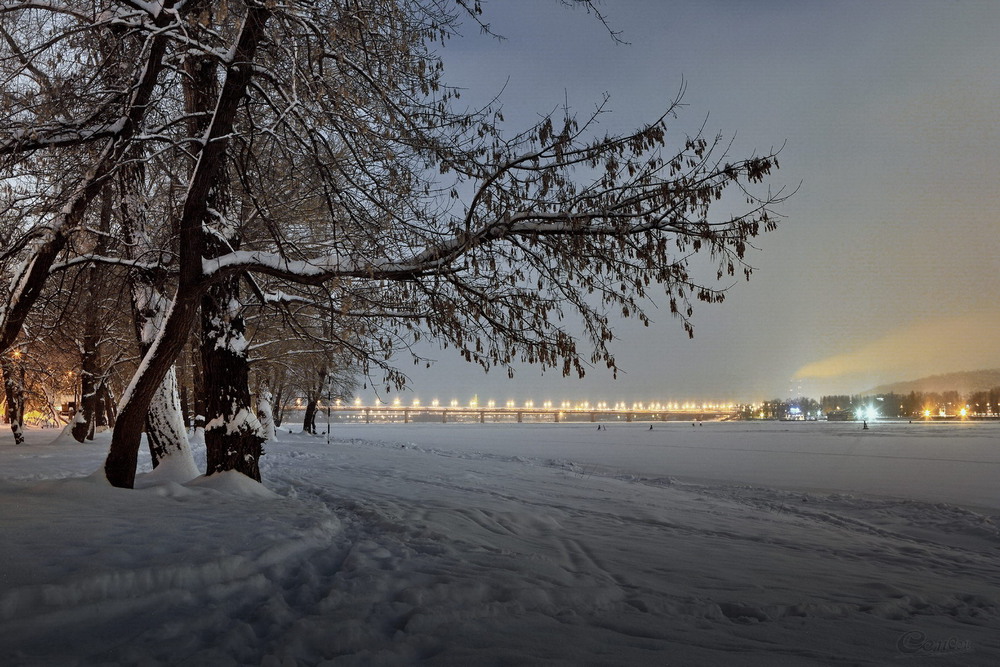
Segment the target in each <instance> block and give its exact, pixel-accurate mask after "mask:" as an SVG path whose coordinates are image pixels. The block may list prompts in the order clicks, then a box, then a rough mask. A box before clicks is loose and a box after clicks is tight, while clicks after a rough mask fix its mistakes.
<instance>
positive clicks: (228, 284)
mask: <svg viewBox="0 0 1000 667" xmlns="http://www.w3.org/2000/svg"><path fill="white" fill-rule="evenodd" d="M238 286H239V279H238V278H235V279H234V278H230V279H227V280H224V281H221V282H219V283H217V284H215V285H212V287H210V288H209V290H208V292H207V293H206V295H205V297H204V298H203V299H202V304H201V313H202V321H201V327H202V347H201V360H202V369H203V372H204V382H205V408H206V410H207V412H206V415H205V417H206V418H207V420H208V421H207V423H206V424H205V455H206V460H207V470H206V474H208V475H211V474H214V473H217V472H225V471H227V470H236V471H239V472H241V473H243V474H244V475H246V476H247V477H249V478H251V479H254V480H257V481H258V482H259V481H260V463H259V461H260V457H261V456H262V455H263V453H264V450H263V443H264V437H263V435H262V434H261V429H260V422H259V421H258V420H257V417H256V416H255V415H254V411H253V408H252V407H251V405H250V364H249V362H248V360H247V356H246V339H245V338H244V337H243V334H244V332H245V329H246V325H245V323H244V321H243V316H242V315H241V314H240V313H239V306H238V304H239V292H238Z"/></svg>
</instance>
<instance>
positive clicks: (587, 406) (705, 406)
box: [336, 398, 736, 412]
mask: <svg viewBox="0 0 1000 667" xmlns="http://www.w3.org/2000/svg"><path fill="white" fill-rule="evenodd" d="M336 404H337V407H341V405H342V403H341V401H336ZM354 407H356V408H364V407H374V408H375V409H378V408H389V407H392V408H398V409H402V408H424V407H431V408H438V409H441V408H456V409H471V410H477V409H483V408H486V409H496V408H508V409H518V408H521V409H525V410H537V409H544V410H555V409H559V410H619V411H626V410H645V411H654V412H655V411H658V410H734V409H736V406H735V404H732V403H701V404H698V403H690V402H688V403H678V402H672V403H670V402H668V403H655V402H654V403H642V402H635V403H632V404H631V405H630V404H628V403H626V402H625V401H619V402H618V403H614V404H612V403H608V402H606V401H598V402H596V403H591V402H590V401H582V402H580V403H573V402H572V401H561V402H559V403H558V404H557V403H556V402H555V401H542V402H540V403H536V402H535V401H533V400H528V401H524V402H523V403H522V404H520V405H518V404H517V402H516V401H513V400H508V401H506V403H504V404H503V405H501V404H499V403H498V402H497V401H493V400H490V401H486V403H480V402H479V401H476V400H473V401H470V402H469V403H468V404H467V405H462V404H461V403H460V402H459V401H458V400H456V399H452V400H451V401H450V402H449V403H448V404H447V405H445V404H443V403H442V402H441V401H439V400H438V399H436V398H435V399H434V400H432V401H431V402H430V404H429V406H426V405H423V404H422V403H421V402H420V399H417V398H415V399H413V401H412V402H411V403H410V404H409V405H404V404H403V401H402V399H400V398H396V399H395V400H394V401H393V402H392V404H391V405H390V404H386V403H382V404H379V405H376V406H365V405H363V403H362V400H361V399H360V398H358V399H355V401H354Z"/></svg>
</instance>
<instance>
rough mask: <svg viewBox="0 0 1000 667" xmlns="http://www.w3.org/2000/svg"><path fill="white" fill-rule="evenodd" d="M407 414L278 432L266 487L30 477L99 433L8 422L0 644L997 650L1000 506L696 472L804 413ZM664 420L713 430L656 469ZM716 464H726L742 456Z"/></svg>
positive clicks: (655, 656)
mask: <svg viewBox="0 0 1000 667" xmlns="http://www.w3.org/2000/svg"><path fill="white" fill-rule="evenodd" d="M421 426H422V425H411V427H410V428H406V429H404V428H400V427H396V426H378V427H376V426H374V425H371V426H357V427H353V426H352V427H341V428H338V429H337V432H336V435H337V436H338V438H342V439H337V440H334V441H333V442H332V443H331V444H329V445H328V444H327V443H326V440H325V438H309V437H304V436H298V435H294V436H293V435H290V434H283V435H282V442H280V443H277V444H274V445H271V446H269V448H268V456H267V457H266V458H265V459H264V461H265V462H266V467H265V468H264V474H265V476H266V479H267V486H268V487H269V488H270V489H271V490H272V491H273V492H274V495H273V496H272V497H266V496H264V495H261V494H258V496H248V495H247V494H246V493H245V490H244V485H241V484H238V483H236V484H230V485H229V487H230V488H228V489H226V488H225V486H226V485H222V484H219V483H218V482H216V483H215V484H213V485H209V486H204V485H203V486H197V487H191V486H179V485H175V484H166V485H156V486H152V487H150V488H146V489H143V490H139V491H121V490H115V489H111V488H109V487H107V486H105V485H104V484H103V483H101V482H98V481H95V480H92V479H75V480H69V481H37V480H39V479H44V478H46V477H57V478H59V477H67V476H70V475H74V474H77V475H80V474H85V473H87V472H89V471H91V470H93V469H95V468H96V467H98V465H99V463H100V460H101V457H102V456H103V447H102V446H100V445H85V446H78V445H63V444H56V445H45V444H41V443H43V442H44V441H45V440H46V437H45V436H46V435H49V437H50V435H51V434H40V433H39V432H35V433H33V434H32V443H33V444H30V445H29V446H27V447H22V448H15V447H13V445H11V443H10V441H9V439H8V438H6V437H5V438H0V503H2V504H3V508H4V509H3V514H2V517H0V529H2V535H3V541H2V546H0V556H2V559H3V560H2V562H3V564H4V566H3V570H2V578H0V619H2V622H3V627H4V632H3V633H2V637H0V655H3V656H11V661H8V662H5V664H18V665H50V664H51V665H72V664H80V665H90V664H143V665H168V664H169V665H178V664H180V665H258V664H259V665H318V664H330V665H340V664H344V665H350V664H357V665H367V664H412V663H414V662H418V661H422V662H426V663H427V664H453V665H467V664H477V665H478V664H542V663H544V664H566V665H576V664H633V665H634V664H676V665H715V664H719V665H722V664H725V665H776V664H782V665H825V664H867V665H882V664H887V663H892V664H896V663H898V662H900V661H903V662H902V664H908V663H911V662H912V663H913V664H934V665H948V664H954V665H977V664H978V665H992V664H997V662H998V661H1000V632H998V630H1000V561H998V556H1000V536H998V531H997V525H996V524H995V523H994V522H995V521H996V520H997V517H996V516H991V515H996V514H1000V512H997V511H988V510H982V509H975V510H972V509H967V508H964V507H961V506H959V505H957V504H954V503H951V502H949V503H945V502H943V501H941V500H940V499H939V500H934V502H924V501H920V500H912V499H907V498H908V497H909V498H912V497H914V496H916V495H918V494H913V493H910V494H907V493H896V492H891V493H883V495H884V496H899V497H896V498H887V497H873V496H862V495H858V494H856V493H855V494H854V495H846V494H836V493H834V494H830V493H821V492H815V491H813V492H804V491H801V490H795V491H790V490H787V489H786V490H782V489H778V488H768V487H765V486H762V485H761V481H760V480H758V479H754V478H753V477H752V476H751V477H750V478H749V479H750V481H752V482H753V485H749V484H738V483H736V484H734V483H723V482H720V481H717V480H716V481H709V480H710V479H712V475H705V474H697V471H698V469H699V465H700V466H701V468H700V469H702V470H710V469H712V461H713V458H712V457H714V456H716V455H715V454H713V453H712V452H715V451H717V450H723V449H727V448H728V449H730V450H732V449H734V448H735V449H739V448H744V449H745V448H747V447H752V448H755V449H764V447H763V446H762V443H766V442H770V446H769V447H768V449H771V450H774V451H777V452H788V451H792V450H795V448H796V447H801V446H802V442H803V438H804V436H803V433H805V431H800V432H791V431H782V430H780V429H774V428H772V429H770V430H768V429H762V430H760V431H759V432H757V433H747V432H744V431H741V430H739V429H737V428H735V427H730V428H718V427H720V426H721V425H706V426H705V427H704V428H703V429H700V430H699V429H696V428H692V427H690V426H687V425H685V426H686V428H688V429H690V430H691V431H692V434H691V436H687V435H683V436H682V432H683V433H687V432H686V431H682V430H681V428H680V425H674V426H673V427H672V428H673V429H674V430H673V431H668V430H665V427H662V426H661V425H657V426H656V430H654V431H653V432H652V433H650V432H647V431H646V430H645V429H646V428H647V427H645V426H638V425H636V428H633V429H631V430H629V431H626V430H625V429H620V432H619V433H617V434H616V433H615V428H614V427H612V428H611V429H610V430H609V431H607V432H601V435H606V436H608V437H610V438H616V439H615V440H614V441H613V446H614V447H615V449H614V450H613V451H614V452H615V455H614V456H610V457H608V456H606V455H604V454H601V452H603V451H604V450H608V449H609V448H608V444H609V443H601V442H600V441H597V440H596V436H597V432H596V430H595V431H594V434H593V436H595V439H594V440H593V442H594V443H596V446H591V445H589V444H586V443H589V442H591V441H588V440H586V438H588V437H590V436H591V433H590V430H591V429H590V428H589V427H585V426H582V425H575V426H568V425H567V426H564V427H551V426H541V425H539V426H532V425H523V426H520V427H516V426H506V427H498V428H493V427H489V426H486V427H477V426H464V425H448V426H446V427H441V426H435V425H427V426H425V427H421ZM365 429H367V430H365ZM783 433H784V434H785V435H782V434H783ZM990 433H992V434H993V436H994V440H993V442H994V443H995V442H996V439H995V435H996V433H997V431H995V430H994V431H989V430H988V429H987V430H983V431H981V432H980V434H979V435H976V436H975V437H976V438H978V437H980V435H982V437H984V438H986V437H989V434H990ZM654 434H656V437H658V438H667V437H668V436H671V435H672V437H674V438H675V440H677V441H681V440H683V439H685V438H688V437H697V438H702V439H703V443H704V444H706V445H709V446H711V447H712V448H711V449H710V448H708V447H703V448H702V449H693V448H692V447H688V448H684V447H674V448H673V450H672V451H681V452H686V454H685V456H687V457H688V459H687V460H688V461H689V462H688V463H684V464H683V465H682V463H681V462H679V461H680V459H678V460H677V461H675V462H674V463H670V462H669V461H667V460H665V459H664V456H663V450H662V443H661V444H660V445H657V446H655V447H651V446H650V445H651V443H650V442H649V436H650V435H654ZM740 434H742V435H740ZM984 434H985V435H984ZM360 435H366V436H368V438H370V439H361V438H360V437H358V436H360ZM844 437H848V436H839V435H836V434H834V433H827V436H826V437H819V436H816V437H815V438H814V439H813V440H812V442H811V445H810V446H812V447H815V448H819V449H822V448H823V447H828V448H831V451H834V450H836V449H837V447H838V446H839V445H838V444H837V443H838V442H839V441H837V440H836V438H844ZM893 437H895V438H896V440H895V441H894V442H895V444H894V445H893V446H894V447H896V448H897V451H899V452H903V453H905V452H906V451H907V450H906V449H905V444H904V443H903V440H904V439H906V438H904V436H902V435H900V436H893ZM574 439H575V440H576V442H577V443H578V445H577V447H576V448H575V449H574V448H573V445H572V442H573V441H574ZM808 439H809V438H808V436H805V440H808ZM918 439H919V438H909V440H910V441H911V442H913V444H912V446H913V447H916V449H915V450H912V451H914V452H918V454H917V456H920V457H923V458H931V457H929V456H927V454H928V451H929V450H927V449H926V447H927V443H926V442H923V443H922V442H915V441H916V440H918ZM946 440H948V441H949V442H951V444H952V445H953V446H955V447H961V446H963V445H961V444H960V441H961V440H962V438H961V437H957V438H950V439H947V438H946ZM556 441H560V442H561V441H565V443H564V444H562V445H557V444H554V443H555V442H556ZM830 441H833V442H832V444H831V442H830ZM795 442H798V443H799V444H798V445H796V444H794V443H795ZM581 443H582V444H581ZM885 444H886V447H888V446H889V444H890V443H885ZM981 444H982V443H980V445H981ZM848 446H849V445H848ZM868 446H870V443H868ZM965 446H967V447H971V446H969V445H968V443H966V445H965ZM922 448H923V449H922ZM540 449H541V450H544V452H540V451H539V450H540ZM642 450H646V454H645V456H646V460H645V461H644V460H643V459H642V455H640V453H638V452H640V451H642ZM955 451H958V450H952V451H951V452H950V454H952V455H953V454H954V453H955ZM650 452H654V453H650ZM690 452H702V453H703V455H704V456H706V457H707V460H706V461H704V462H702V463H700V464H699V463H698V462H697V460H696V459H697V457H696V456H694V455H692V454H690ZM970 452H971V454H975V456H976V457H978V459H980V460H983V461H986V460H988V459H989V456H990V454H991V452H990V450H988V449H987V450H985V451H979V452H973V451H972V449H971V448H970V449H968V451H967V452H966V453H965V454H963V455H962V457H966V454H970ZM932 453H933V452H932ZM539 454H541V455H539ZM971 454H970V455H969V456H968V457H966V458H971ZM962 457H958V456H952V457H951V458H956V459H957V458H962ZM722 458H724V459H725V458H726V457H722ZM802 458H804V457H801V456H800V457H799V458H798V459H797V458H796V456H795V455H794V454H789V455H788V456H785V457H781V459H780V460H784V461H793V460H801V459H802ZM826 458H832V457H826ZM938 458H940V456H939V455H938ZM726 460H728V461H729V463H730V465H729V467H727V468H723V469H722V470H721V471H717V472H718V473H719V479H730V480H732V479H738V478H736V477H732V476H731V475H730V473H732V472H734V471H735V472H738V471H740V470H743V471H749V468H746V467H743V468H741V466H745V464H743V463H739V456H736V455H733V456H731V457H729V458H728V459H726ZM734 461H735V462H734ZM904 464H905V462H904ZM684 466H688V467H684ZM786 467H787V468H788V469H789V470H791V469H793V468H795V467H796V465H793V464H788V465H787V466H786ZM798 467H800V468H801V467H802V466H801V465H800V466H798ZM667 469H671V470H674V469H678V470H680V473H682V474H678V473H675V474H663V473H665V472H667ZM858 469H860V468H858ZM761 470H762V473H761V474H763V473H764V472H766V470H767V467H766V466H761ZM770 474H778V473H776V472H774V471H772V472H771V473H770ZM781 474H787V475H789V476H790V477H793V478H794V479H793V480H792V481H793V483H791V484H789V485H788V486H789V487H795V488H796V489H801V488H803V487H807V488H829V487H826V486H824V485H823V484H814V483H812V482H809V481H808V480H809V479H811V475H814V474H815V472H809V467H808V466H806V471H802V470H800V471H799V472H796V473H794V474H793V473H791V472H786V473H781ZM845 474H846V473H845ZM695 478H697V479H698V480H699V481H697V482H696V481H692V480H694V479H695ZM679 480H680V481H679ZM803 481H805V482H806V483H802V482H803ZM899 483H900V484H902V483H901V482H899ZM772 486H780V485H778V484H773V485H772ZM972 486H975V484H972ZM213 487H214V488H213ZM847 488H848V489H853V487H847ZM900 488H901V490H902V491H904V492H905V491H907V490H909V491H920V492H921V493H926V492H927V490H926V489H924V488H911V489H906V488H903V487H902V486H901V487H900ZM944 491H945V492H948V490H947V488H945V489H944ZM930 493H931V494H933V492H930ZM975 493H976V494H979V492H978V491H977V492H975ZM975 497H976V498H979V497H980V496H979V495H976V496H975ZM985 504H986V503H982V502H977V503H976V505H977V506H983V505H985Z"/></svg>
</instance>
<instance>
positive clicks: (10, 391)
mask: <svg viewBox="0 0 1000 667" xmlns="http://www.w3.org/2000/svg"><path fill="white" fill-rule="evenodd" d="M0 370H2V371H3V388H4V395H5V396H6V398H7V420H8V421H9V422H10V430H11V431H13V433H14V444H15V445H23V444H24V366H23V365H21V364H20V363H18V362H17V361H15V360H12V359H8V358H7V357H6V356H4V357H0Z"/></svg>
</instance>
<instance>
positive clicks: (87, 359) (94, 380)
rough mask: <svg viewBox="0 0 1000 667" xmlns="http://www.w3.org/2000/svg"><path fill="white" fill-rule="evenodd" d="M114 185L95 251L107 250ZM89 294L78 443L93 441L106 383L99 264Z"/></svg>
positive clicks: (89, 278)
mask: <svg viewBox="0 0 1000 667" xmlns="http://www.w3.org/2000/svg"><path fill="white" fill-rule="evenodd" d="M111 195H112V193H111V188H110V187H105V188H104V190H103V191H102V192H101V217H100V232H101V233H99V234H97V235H96V237H97V238H96V242H95V244H94V254H96V255H103V254H104V253H105V252H106V249H107V245H108V244H107V234H108V232H110V229H111V206H112V198H111ZM86 283H87V294H88V296H89V298H90V302H89V304H88V307H87V312H86V314H85V315H84V323H83V339H82V340H81V341H80V357H81V359H80V368H81V371H80V403H79V404H78V405H77V412H76V416H75V417H74V419H73V428H72V434H73V437H74V438H75V439H76V441H77V442H83V441H84V440H93V439H94V431H95V430H96V427H97V415H98V413H99V404H100V396H99V394H98V392H99V390H100V386H101V384H102V382H103V370H104V369H103V368H101V330H100V322H99V321H98V311H99V310H100V309H99V307H98V299H99V298H100V296H101V294H102V293H103V290H102V289H101V274H100V271H99V270H98V268H97V267H96V266H93V265H91V266H89V267H87V269H86Z"/></svg>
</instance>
